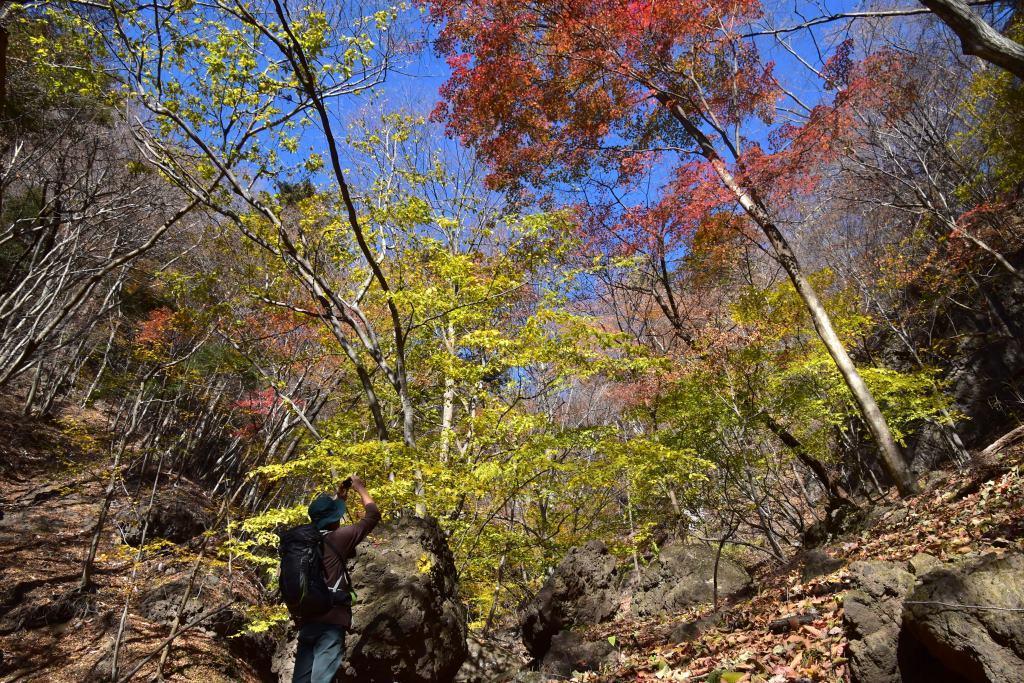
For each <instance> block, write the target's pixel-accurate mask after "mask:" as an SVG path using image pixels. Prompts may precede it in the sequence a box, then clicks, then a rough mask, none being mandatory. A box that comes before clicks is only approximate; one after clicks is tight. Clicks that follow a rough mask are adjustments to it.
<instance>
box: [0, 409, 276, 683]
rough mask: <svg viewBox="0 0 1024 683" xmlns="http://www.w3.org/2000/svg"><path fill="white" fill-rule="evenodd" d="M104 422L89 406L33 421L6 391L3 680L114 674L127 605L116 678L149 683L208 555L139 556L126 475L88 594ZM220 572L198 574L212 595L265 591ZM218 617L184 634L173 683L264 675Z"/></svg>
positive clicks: (0, 466)
mask: <svg viewBox="0 0 1024 683" xmlns="http://www.w3.org/2000/svg"><path fill="white" fill-rule="evenodd" d="M101 425H102V417H101V416H100V415H99V414H98V413H93V412H91V411H77V412H74V413H69V414H65V415H63V416H61V417H60V418H58V419H57V420H46V421H44V420H34V419H31V418H23V417H21V416H20V414H19V412H18V410H17V409H16V407H15V406H13V405H12V404H11V403H10V401H8V400H6V399H0V433H3V434H4V435H5V438H4V440H3V441H2V442H0V558H2V559H0V681H3V682H5V683H6V682H13V681H48V682H55V683H60V682H63V681H68V682H72V681H74V682H77V683H83V682H85V681H93V680H110V672H111V665H112V659H111V656H110V653H111V651H112V645H113V643H114V641H115V638H117V636H118V631H119V627H120V626H121V620H122V615H125V605H126V604H128V606H129V608H128V611H127V614H126V615H125V617H124V618H125V623H124V628H123V637H122V639H121V646H120V652H119V658H118V659H119V675H118V678H121V677H124V676H126V675H127V674H129V673H131V671H132V669H134V668H135V666H136V664H140V663H142V668H141V669H140V670H139V671H138V673H137V676H138V677H137V678H135V677H133V678H132V680H149V679H152V678H153V676H154V674H155V673H156V663H157V661H158V660H159V654H160V651H161V645H162V644H163V643H164V641H165V639H166V636H167V634H168V631H169V628H168V626H169V621H170V620H171V619H173V614H174V613H176V605H177V602H178V601H180V598H179V597H178V595H179V594H180V593H182V592H183V591H182V590H180V589H181V586H182V585H183V582H184V581H186V580H187V579H188V577H189V575H190V574H191V570H192V568H193V566H194V564H195V559H196V558H197V557H198V551H197V547H196V545H195V544H191V545H182V546H178V545H175V544H168V543H163V544H158V545H155V546H154V545H150V546H149V547H147V552H146V553H145V556H144V558H143V559H142V560H141V561H139V560H138V556H137V551H138V549H137V548H135V547H132V546H130V545H127V544H124V543H122V542H121V541H120V539H119V524H118V520H119V519H122V520H123V519H124V515H125V514H126V513H128V514H131V508H132V507H133V506H132V505H131V503H130V502H129V501H130V500H131V499H132V496H129V495H128V493H129V491H128V489H129V488H130V487H131V484H130V483H128V482H120V484H119V490H118V494H117V495H116V496H115V499H114V504H113V506H112V509H111V514H110V517H109V518H108V522H107V524H106V528H105V531H104V533H103V534H101V536H100V545H99V548H98V553H97V558H96V564H95V573H94V575H93V579H92V582H91V584H92V585H91V586H90V587H89V588H88V589H87V590H85V591H79V590H78V585H79V581H80V578H81V575H82V567H83V562H84V560H85V557H86V553H87V551H88V548H89V544H90V541H91V538H92V535H93V534H92V531H93V529H94V528H95V523H96V520H97V517H98V513H99V510H100V503H101V501H102V500H103V498H104V490H105V488H106V486H107V481H108V477H109V455H108V454H107V448H106V444H104V443H102V441H101V440H98V439H97V436H96V435H97V434H102V429H101ZM178 486H189V483H188V482H184V483H183V482H178ZM213 576H214V574H213V572H208V571H206V567H205V566H204V567H203V571H202V572H200V576H199V578H198V581H197V582H198V584H199V585H200V586H201V588H200V589H199V590H202V591H206V593H207V594H206V595H203V596H202V603H204V604H207V605H213V604H216V601H217V600H221V599H226V600H231V599H232V598H234V599H235V600H236V601H237V602H238V603H243V602H245V601H246V599H250V600H251V599H253V596H252V593H253V591H255V587H254V586H253V585H252V582H251V581H248V580H247V579H246V577H244V576H242V575H241V573H240V572H237V571H236V572H235V577H234V580H232V581H231V583H230V589H228V588H226V587H225V586H224V585H223V582H222V581H220V580H215V579H213V578H212V577H213ZM222 594H223V595H222ZM191 607H193V606H192V605H189V606H187V608H186V610H185V614H186V616H188V615H189V614H191V611H190V609H189V608H191ZM211 621H216V620H210V621H206V622H204V623H203V624H202V625H201V626H197V627H196V628H189V629H187V630H185V631H184V632H183V633H182V634H181V635H180V636H179V637H178V638H177V639H176V640H175V641H174V647H173V649H172V650H171V654H170V657H169V658H168V661H167V663H166V665H165V667H164V678H165V680H178V681H210V682H216V681H242V682H249V681H259V680H265V675H264V676H261V675H260V673H259V672H258V671H257V670H256V669H255V667H253V666H252V664H251V663H250V662H249V661H247V658H246V657H244V656H239V655H240V652H239V651H238V645H239V644H236V643H235V642H233V641H231V640H230V639H226V638H224V637H223V636H224V635H225V634H224V633H223V632H221V633H218V632H217V631H218V630H222V629H217V628H216V627H215V626H213V625H211ZM220 623H221V624H222V625H226V623H225V622H223V621H221V622H220ZM147 657H148V659H146V658H147ZM144 660H145V662H144V663H143V661H144Z"/></svg>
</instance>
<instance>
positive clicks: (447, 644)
mask: <svg viewBox="0 0 1024 683" xmlns="http://www.w3.org/2000/svg"><path fill="white" fill-rule="evenodd" d="M350 567H351V570H352V571H351V573H352V583H353V584H354V587H355V590H356V593H357V594H358V602H357V604H356V605H355V607H354V608H353V614H352V630H351V632H350V633H349V634H348V635H347V636H346V639H345V658H344V663H343V664H342V668H341V670H340V671H339V672H338V677H337V679H336V680H339V681H359V683H385V682H386V683H434V682H436V683H443V682H444V681H451V680H453V679H454V678H455V674H456V673H457V672H458V671H459V668H460V667H461V666H462V663H463V661H464V660H465V659H466V655H467V646H466V636H467V630H468V629H467V616H468V614H467V610H466V607H465V605H463V604H462V603H461V602H460V601H459V596H458V581H457V577H456V571H455V561H454V559H453V557H452V554H451V551H450V550H449V548H448V544H447V542H446V541H445V538H444V534H443V533H442V532H441V529H440V527H439V526H438V524H437V522H436V521H434V520H432V519H420V518H417V517H413V516H403V517H400V518H399V519H397V520H395V521H393V522H387V523H383V524H381V525H380V526H379V527H378V528H377V529H376V530H375V531H374V532H373V533H372V534H371V535H370V537H369V538H368V539H367V540H366V541H364V542H363V543H362V544H360V546H359V549H358V551H357V555H356V558H355V559H354V560H352V561H350ZM294 652H295V640H294V637H293V638H292V639H290V640H289V641H288V642H287V643H285V644H284V645H283V646H282V647H281V648H280V649H279V651H278V654H277V655H276V656H275V658H274V659H275V662H274V671H275V672H276V673H277V675H278V679H279V680H280V681H291V673H292V664H293V662H294Z"/></svg>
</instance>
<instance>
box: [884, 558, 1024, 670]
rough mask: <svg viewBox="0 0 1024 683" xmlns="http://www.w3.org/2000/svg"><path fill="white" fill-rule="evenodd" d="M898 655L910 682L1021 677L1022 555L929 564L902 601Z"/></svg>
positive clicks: (1023, 657) (1023, 649) (1023, 658)
mask: <svg viewBox="0 0 1024 683" xmlns="http://www.w3.org/2000/svg"><path fill="white" fill-rule="evenodd" d="M1013 610H1016V611H1013ZM899 660H900V668H901V670H902V671H903V672H904V676H903V680H904V681H905V682H907V683H924V681H936V680H947V681H966V682H968V683H983V682H985V681H1024V556H1022V555H1010V556H1006V557H999V556H996V555H991V554H990V555H986V556H983V557H979V558H973V559H968V560H964V561H962V562H959V563H956V564H952V565H939V566H933V568H931V569H930V570H928V571H926V572H925V574H924V575H923V576H922V577H921V582H920V585H919V586H918V587H917V588H916V589H914V591H913V593H912V594H911V595H910V597H909V598H908V600H907V601H906V602H905V604H904V610H903V632H902V633H901V637H900V643H899Z"/></svg>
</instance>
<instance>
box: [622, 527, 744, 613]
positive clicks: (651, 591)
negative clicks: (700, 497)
mask: <svg viewBox="0 0 1024 683" xmlns="http://www.w3.org/2000/svg"><path fill="white" fill-rule="evenodd" d="M715 576H716V572H715V551H714V549H712V548H709V547H708V546H706V545H697V544H690V543H684V542H681V541H670V542H669V543H668V544H666V545H665V547H664V548H662V549H661V552H660V553H659V554H658V557H657V558H655V559H654V560H653V561H652V562H651V563H650V564H649V565H647V566H646V567H644V568H643V569H642V570H641V571H640V573H639V574H637V578H636V583H635V585H634V586H632V588H631V591H630V592H631V593H632V599H631V601H630V604H631V609H632V611H633V613H634V614H635V615H636V616H639V617H650V616H654V615H658V614H670V613H672V612H678V611H680V610H683V609H686V608H688V607H693V606H694V605H699V604H701V603H705V602H711V601H712V599H713V598H714V589H715ZM717 580H718V595H719V597H723V596H729V595H735V594H737V593H740V592H743V591H745V590H747V589H749V588H750V575H749V574H747V572H746V570H745V569H743V567H741V566H740V565H738V564H736V563H735V562H733V561H732V560H730V559H729V558H727V557H724V556H722V557H720V558H719V559H718V571H717Z"/></svg>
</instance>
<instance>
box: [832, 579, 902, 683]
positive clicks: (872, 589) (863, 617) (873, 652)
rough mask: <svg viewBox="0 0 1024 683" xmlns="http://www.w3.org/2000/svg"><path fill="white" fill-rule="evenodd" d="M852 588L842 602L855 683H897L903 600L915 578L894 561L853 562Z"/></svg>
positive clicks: (898, 677) (851, 668) (851, 670)
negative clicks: (897, 653)
mask: <svg viewBox="0 0 1024 683" xmlns="http://www.w3.org/2000/svg"><path fill="white" fill-rule="evenodd" d="M850 578H851V580H852V583H853V589H852V590H850V591H849V592H848V593H847V594H846V597H845V598H844V600H843V618H844V620H845V622H846V628H847V633H848V635H849V638H850V672H851V676H852V678H853V680H854V681H864V682H865V683H866V682H868V681H871V682H872V683H896V682H897V681H900V680H902V679H901V678H900V673H899V666H898V663H897V659H896V649H897V643H898V642H899V634H900V628H901V626H902V623H903V617H902V613H903V600H904V598H906V596H907V594H908V593H909V592H910V591H911V589H913V587H914V575H913V574H911V573H910V572H908V571H906V570H905V569H904V568H903V567H901V566H900V565H898V564H896V563H894V562H881V561H869V562H854V563H853V564H851V565H850Z"/></svg>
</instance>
